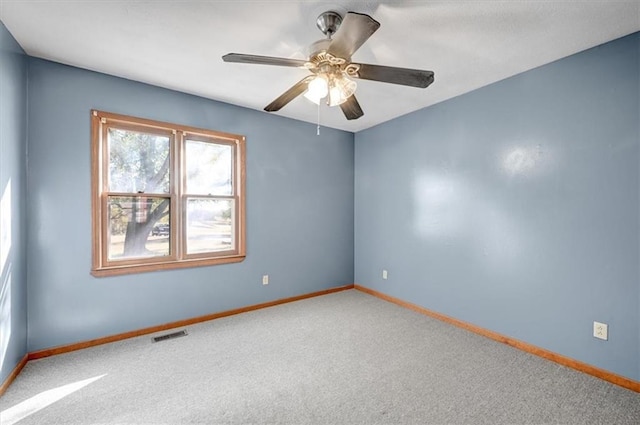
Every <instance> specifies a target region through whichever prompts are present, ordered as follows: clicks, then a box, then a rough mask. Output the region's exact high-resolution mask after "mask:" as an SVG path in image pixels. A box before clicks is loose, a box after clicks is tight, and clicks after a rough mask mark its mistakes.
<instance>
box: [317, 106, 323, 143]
mask: <svg viewBox="0 0 640 425" xmlns="http://www.w3.org/2000/svg"><path fill="white" fill-rule="evenodd" d="M321 103H322V102H318V128H317V130H316V136H319V135H320V104H321Z"/></svg>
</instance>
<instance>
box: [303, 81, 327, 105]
mask: <svg viewBox="0 0 640 425" xmlns="http://www.w3.org/2000/svg"><path fill="white" fill-rule="evenodd" d="M328 93H329V84H328V82H327V78H326V77H325V76H323V75H318V76H317V77H316V78H314V79H313V80H311V82H309V85H308V86H307V91H306V92H305V94H304V97H306V98H307V99H309V100H310V101H312V102H313V103H315V104H316V105H318V104H319V103H320V100H321V99H324V98H325V97H327V94H328Z"/></svg>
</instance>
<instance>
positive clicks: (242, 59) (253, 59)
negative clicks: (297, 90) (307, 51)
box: [222, 53, 307, 68]
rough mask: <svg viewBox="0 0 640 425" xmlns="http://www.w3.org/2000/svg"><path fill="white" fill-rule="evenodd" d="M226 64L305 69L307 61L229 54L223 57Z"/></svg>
mask: <svg viewBox="0 0 640 425" xmlns="http://www.w3.org/2000/svg"><path fill="white" fill-rule="evenodd" d="M222 60H223V61H225V62H237V63H252V64H258V65H276V66H292V67H295V68H304V64H305V63H307V61H303V60H300V59H288V58H276V57H273V56H258V55H245V54H242V53H227V54H226V55H224V56H223V57H222Z"/></svg>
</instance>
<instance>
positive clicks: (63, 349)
mask: <svg viewBox="0 0 640 425" xmlns="http://www.w3.org/2000/svg"><path fill="white" fill-rule="evenodd" d="M353 287H354V286H353V284H351V285H345V286H338V287H335V288H330V289H324V290H322V291H316V292H311V293H309V294H303V295H296V296H294V297H288V298H282V299H278V300H274V301H267V302H264V303H260V304H254V305H249V306H246V307H240V308H234V309H232V310H226V311H221V312H219V313H212V314H207V315H204V316H198V317H193V318H190V319H185V320H178V321H176V322H170V323H165V324H163V325H157V326H151V327H148V328H143V329H138V330H135V331H130V332H123V333H120V334H115V335H110V336H105V337H102V338H96V339H91V340H87V341H81V342H76V343H74V344H67V345H60V346H57V347H52V348H45V349H43V350H38V351H34V352H31V353H29V354H28V356H29V360H36V359H41V358H43V357H49V356H55V355H58V354H64V353H69V352H71V351H77V350H82V349H84V348H89V347H95V346H97V345H102V344H108V343H110V342H116V341H122V340H124V339H129V338H135V337H138V336H142V335H147V334H151V333H155V332H160V331H165V330H168V329H174V328H180V327H183V326H189V325H193V324H196V323H201V322H207V321H209V320H214V319H220V318H222V317H228V316H234V315H236V314H241V313H247V312H249V311H254V310H260V309H263V308H267V307H273V306H276V305H280V304H287V303H291V302H294V301H300V300H304V299H306V298H313V297H319V296H322V295H327V294H332V293H334V292H340V291H346V290H348V289H353Z"/></svg>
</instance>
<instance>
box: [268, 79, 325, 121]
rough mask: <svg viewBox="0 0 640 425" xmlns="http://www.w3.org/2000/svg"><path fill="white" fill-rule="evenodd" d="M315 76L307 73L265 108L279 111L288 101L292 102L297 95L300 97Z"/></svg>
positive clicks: (270, 110)
mask: <svg viewBox="0 0 640 425" xmlns="http://www.w3.org/2000/svg"><path fill="white" fill-rule="evenodd" d="M313 78H314V76H313V75H307V76H306V77H304V78H303V79H302V80H300V81H298V82H297V83H296V84H294V85H293V87H291V88H290V89H289V90H287V91H286V92H284V93H282V94H281V95H280V97H278V98H277V99H276V100H274V101H273V102H271V103H270V104H268V105H267V106H266V107H265V108H264V110H265V111H267V112H275V111H279V110H280V109H282V107H283V106H285V105H286V104H287V103H289V102H291V101H292V100H293V99H295V98H296V97H298V96H300V95H301V94H302V93H304V92H305V90H307V86H308V85H309V81H311V80H312V79H313Z"/></svg>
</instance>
